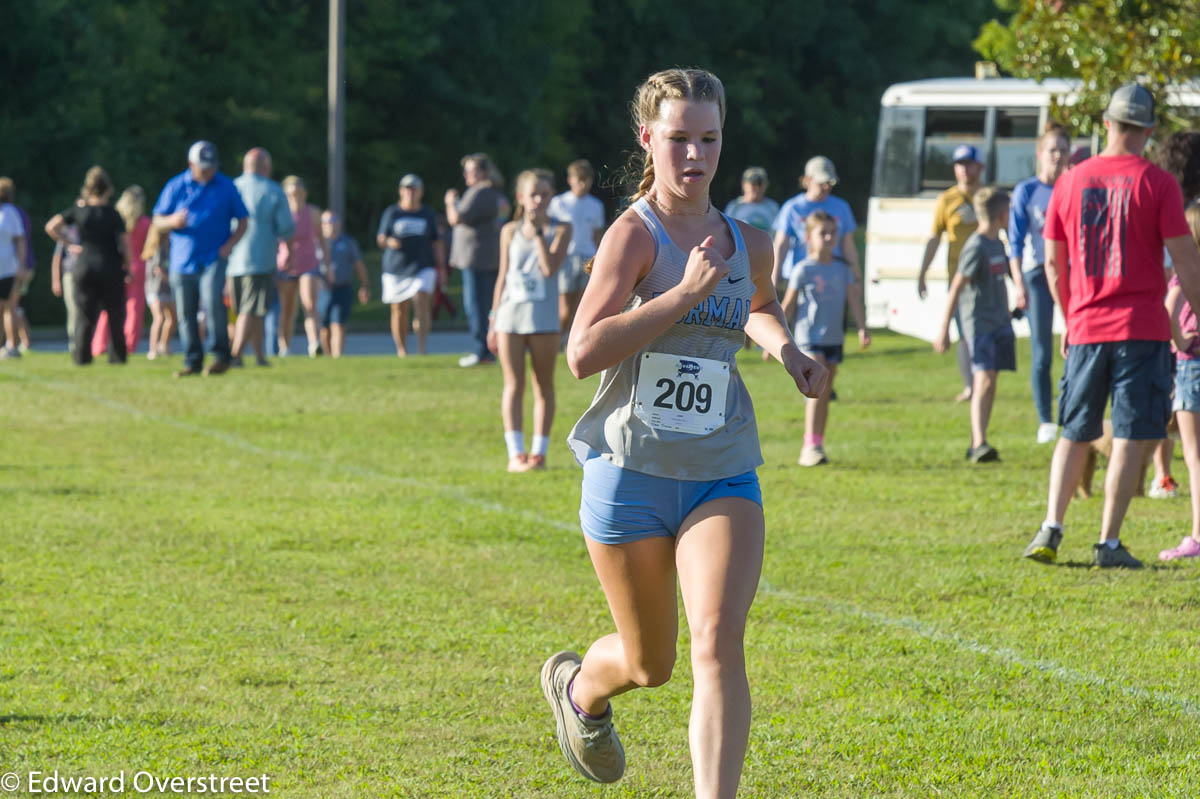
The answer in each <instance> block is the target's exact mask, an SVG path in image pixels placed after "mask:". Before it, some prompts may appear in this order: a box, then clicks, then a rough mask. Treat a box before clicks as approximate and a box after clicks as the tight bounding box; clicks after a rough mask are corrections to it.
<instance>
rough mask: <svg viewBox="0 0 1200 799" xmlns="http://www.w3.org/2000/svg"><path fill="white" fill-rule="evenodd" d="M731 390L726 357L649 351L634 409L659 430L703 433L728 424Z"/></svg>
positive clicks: (645, 359)
mask: <svg viewBox="0 0 1200 799" xmlns="http://www.w3.org/2000/svg"><path fill="white" fill-rule="evenodd" d="M728 390H729V364H728V363H726V362H725V361H714V360H710V359H708V358H693V357H690V356H686V355H667V354H666V353H663V352H646V353H643V354H642V369H641V373H640V374H639V375H638V382H637V391H636V392H635V393H634V402H633V411H634V413H636V414H637V416H638V418H639V419H641V420H642V421H644V422H645V423H646V424H648V425H650V426H651V427H653V428H656V429H658V430H673V431H675V432H679V433H691V434H693V435H703V434H705V433H711V432H713V431H714V430H719V429H721V428H722V427H724V426H725V395H726V393H727V392H728Z"/></svg>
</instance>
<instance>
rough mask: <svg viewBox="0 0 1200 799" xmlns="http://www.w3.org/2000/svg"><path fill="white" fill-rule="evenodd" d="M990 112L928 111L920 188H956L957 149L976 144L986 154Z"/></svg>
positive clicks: (974, 109) (941, 109)
mask: <svg viewBox="0 0 1200 799" xmlns="http://www.w3.org/2000/svg"><path fill="white" fill-rule="evenodd" d="M986 122H987V111H986V110H985V109H983V108H930V109H928V110H926V112H925V148H924V159H923V163H922V169H921V189H922V190H925V189H933V190H936V191H941V190H942V189H948V188H950V187H951V186H953V185H954V162H953V161H951V159H952V158H953V157H954V148H955V147H957V146H959V145H960V144H973V145H975V146H976V147H978V148H979V151H980V152H981V153H982V152H983V142H984V127H985V125H986Z"/></svg>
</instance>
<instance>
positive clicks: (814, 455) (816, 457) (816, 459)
mask: <svg viewBox="0 0 1200 799" xmlns="http://www.w3.org/2000/svg"><path fill="white" fill-rule="evenodd" d="M797 462H798V463H799V464H800V465H801V466H822V465H824V464H826V463H829V458H827V457H825V448H824V447H819V446H814V447H805V448H804V449H802V450H800V460H799V461H797Z"/></svg>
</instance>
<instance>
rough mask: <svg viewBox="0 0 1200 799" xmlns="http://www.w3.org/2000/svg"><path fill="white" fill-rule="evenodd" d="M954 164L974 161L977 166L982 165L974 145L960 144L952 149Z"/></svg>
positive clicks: (977, 149) (981, 159)
mask: <svg viewBox="0 0 1200 799" xmlns="http://www.w3.org/2000/svg"><path fill="white" fill-rule="evenodd" d="M953 160H954V163H956V164H957V163H958V162H959V161H974V162H975V163H977V164H982V163H983V158H981V157H980V155H979V148H978V147H976V146H975V145H974V144H960V145H958V146H957V147H955V148H954V159H953Z"/></svg>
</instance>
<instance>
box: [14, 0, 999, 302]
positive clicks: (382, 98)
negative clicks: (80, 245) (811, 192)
mask: <svg viewBox="0 0 1200 799" xmlns="http://www.w3.org/2000/svg"><path fill="white" fill-rule="evenodd" d="M5 6H7V9H8V13H7V14H6V17H7V18H9V19H11V20H16V19H19V20H20V23H21V24H19V25H13V26H8V27H7V28H6V33H5V36H4V37H0V59H2V62H3V63H4V65H5V72H6V75H7V82H6V83H7V85H6V90H5V92H3V93H0V109H2V116H0V118H2V119H3V124H0V174H7V175H9V176H11V177H12V178H13V179H14V180H15V181H16V184H17V202H18V204H19V205H21V206H22V207H24V208H25V209H26V210H27V211H28V212H29V213H30V215H31V217H32V219H33V222H34V225H35V228H36V229H37V230H38V231H40V226H41V224H43V223H44V221H45V220H46V218H48V217H49V216H51V215H52V214H54V213H56V212H57V211H59V210H61V209H62V208H64V207H65V206H66V205H67V204H68V203H69V202H71V200H72V199H73V198H74V196H75V195H76V194H77V192H78V188H79V184H80V182H81V180H82V177H83V174H84V172H85V171H86V170H87V168H88V167H89V166H91V165H92V164H97V163H98V164H101V165H103V166H104V167H105V168H106V169H108V171H109V173H110V174H111V175H112V176H113V178H114V180H115V181H116V182H117V184H118V186H120V187H124V186H126V185H129V184H133V183H137V184H140V185H142V186H143V187H144V188H145V189H146V193H147V196H148V197H149V198H150V199H151V201H153V198H154V197H156V196H157V193H158V191H159V189H160V188H161V186H162V185H163V183H164V182H165V181H166V180H167V179H168V178H169V177H170V176H172V175H174V174H176V173H177V172H179V171H181V170H182V169H183V168H184V166H185V161H186V152H187V146H188V145H189V144H190V143H191V142H192V141H194V140H196V139H200V138H206V139H210V140H212V141H214V142H215V143H216V144H217V146H218V148H219V150H220V152H221V158H222V169H223V171H225V172H226V173H228V174H232V175H236V174H237V173H238V172H240V160H241V155H242V153H244V152H245V150H247V149H248V148H249V147H251V146H254V145H262V146H265V147H267V148H268V149H269V150H271V152H272V154H273V156H274V163H275V169H276V175H275V177H276V178H281V177H282V176H283V175H285V174H298V175H301V176H302V177H304V178H305V180H306V181H307V183H308V184H309V187H310V194H311V196H312V197H313V200H314V202H318V203H320V202H322V201H323V198H324V194H325V185H326V134H325V131H326V127H325V126H326V113H327V97H326V59H327V50H326V46H327V35H328V30H327V25H328V5H327V3H326V2H323V1H322V2H316V0H313V2H298V1H296V0H292V1H289V0H255V2H249V3H247V2H245V0H208V2H205V3H193V2H190V1H189V0H113V1H112V2H107V3H76V2H72V0H41V1H40V2H38V3H21V4H19V5H18V4H17V3H16V1H15V0H6V2H5ZM995 13H996V9H995V7H994V6H993V5H992V2H991V0H958V2H950V0H930V1H929V2H916V1H915V0H848V1H847V0H806V2H804V3H774V4H763V3H750V2H740V1H739V0H724V1H723V2H715V0H687V2H680V1H679V0H656V1H655V2H650V1H649V0H613V1H612V2H608V3H599V2H595V0H554V1H553V2H552V1H551V0H511V2H508V3H503V4H496V3H491V2H484V0H453V1H450V0H421V2H416V1H415V0H401V1H400V2H396V1H395V0H348V3H347V20H346V22H347V29H346V39H345V42H346V44H345V47H346V49H345V69H346V73H345V74H346V84H347V87H346V88H347V91H346V97H347V109H346V147H347V149H346V152H347V157H346V166H347V175H346V186H347V190H346V217H347V229H348V230H349V231H350V232H352V233H353V234H354V235H355V236H356V237H358V238H359V239H360V241H364V240H366V239H369V238H371V237H372V234H373V230H372V227H373V225H374V224H375V222H376V220H377V218H378V215H379V213H380V211H381V210H382V208H383V207H384V206H385V205H386V204H387V203H389V202H392V201H394V199H395V197H396V184H397V181H398V179H399V177H400V176H401V175H402V174H404V173H406V172H417V173H419V174H421V175H422V176H423V177H424V178H425V182H426V187H427V196H426V199H427V201H428V202H429V203H430V204H431V205H434V206H435V207H436V206H440V203H441V193H442V191H443V190H444V189H445V188H447V187H449V186H451V185H456V184H458V183H459V182H460V181H461V177H460V167H459V158H460V157H461V156H462V155H463V154H465V153H468V152H473V151H478V150H482V151H486V152H488V153H489V154H490V155H491V156H492V157H493V159H494V160H495V162H496V163H497V164H498V165H499V167H500V168H501V169H502V170H503V171H504V172H506V173H508V174H509V175H510V176H511V175H515V173H516V172H517V171H519V170H520V169H523V168H526V167H529V166H534V165H539V166H547V167H550V168H552V169H555V170H556V171H557V172H558V173H560V180H561V173H562V171H563V168H564V167H565V165H566V164H567V163H568V162H570V161H571V160H574V159H575V158H580V157H585V158H588V159H589V160H591V161H592V162H593V164H594V165H595V166H596V167H597V170H598V172H599V177H600V189H599V190H600V193H601V194H602V196H604V195H606V196H605V199H606V200H607V201H608V202H609V203H610V208H611V207H615V204H614V203H613V200H614V198H615V196H616V195H617V194H620V193H623V192H624V190H625V187H624V186H623V185H621V184H620V177H619V176H620V174H621V169H622V167H623V166H624V164H625V163H626V162H627V160H628V157H629V155H630V154H631V152H632V150H633V148H634V139H633V135H632V131H631V129H630V122H629V114H628V111H627V106H628V103H629V100H630V98H631V96H632V93H633V90H634V88H635V87H636V86H637V84H638V83H639V82H640V81H641V80H642V79H643V78H644V77H645V76H646V75H647V74H649V73H650V72H653V71H655V70H657V69H661V68H663V67H666V66H675V65H681V66H694V65H695V66H704V67H706V68H709V69H712V70H713V71H714V72H716V73H717V74H718V75H719V76H721V78H722V79H723V80H724V82H725V84H726V88H727V92H728V103H729V115H728V119H727V122H726V132H725V145H724V152H723V155H722V164H723V166H722V169H721V173H720V174H719V175H718V178H717V180H718V182H717V184H716V185H714V191H713V193H714V199H715V200H717V201H720V202H724V200H725V199H728V198H730V197H732V196H734V195H735V194H736V193H737V191H738V186H737V184H738V176H739V175H740V173H741V170H742V168H743V167H745V166H747V165H750V164H757V165H761V166H764V167H766V168H767V170H768V172H769V173H770V176H771V181H772V187H771V189H770V192H769V193H770V194H771V195H772V196H774V197H776V198H777V199H781V200H782V199H784V198H785V197H787V196H790V195H791V194H793V193H794V192H795V191H796V178H797V176H798V175H799V172H800V171H801V170H802V169H803V165H804V162H805V160H806V159H807V158H808V157H810V156H812V155H814V154H818V153H820V154H824V155H827V156H829V157H830V158H832V159H833V160H834V161H835V162H836V164H837V166H838V171H839V175H840V178H841V186H840V187H839V189H838V193H839V194H841V195H842V196H844V197H846V198H847V199H848V200H850V201H851V203H852V204H853V205H854V207H855V210H856V212H857V213H858V214H859V215H860V216H862V215H864V214H865V210H866V208H865V206H866V198H867V194H868V192H869V188H870V174H871V166H872V162H873V160H874V141H875V130H876V125H877V119H878V105H879V98H880V95H881V94H882V92H883V90H884V89H885V88H886V87H887V86H888V85H890V84H892V83H895V82H897V81H902V80H916V79H921V78H927V77H935V76H946V75H965V74H969V73H970V71H971V66H972V63H973V61H974V60H975V58H976V55H975V53H974V52H973V51H972V49H971V43H972V41H973V39H974V38H975V37H976V36H977V35H978V33H979V31H980V27H981V25H983V23H984V22H985V21H986V20H987V19H988V18H989V17H991V16H993V15H995ZM33 244H34V246H35V250H36V252H37V254H38V261H39V270H46V271H48V265H49V259H50V242H49V240H48V239H47V238H46V237H45V236H42V235H39V234H37V233H35V235H34V237H33ZM33 292H34V293H33V296H32V297H31V298H30V299H29V301H27V303H26V308H27V310H28V312H29V313H30V316H31V318H32V319H33V321H34V322H35V323H40V324H46V323H50V322H54V321H57V320H59V319H60V318H61V303H59V302H57V301H55V300H53V298H51V297H50V294H49V280H47V279H44V274H43V275H42V277H39V278H38V279H37V280H36V281H35V284H34V289H33Z"/></svg>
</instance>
